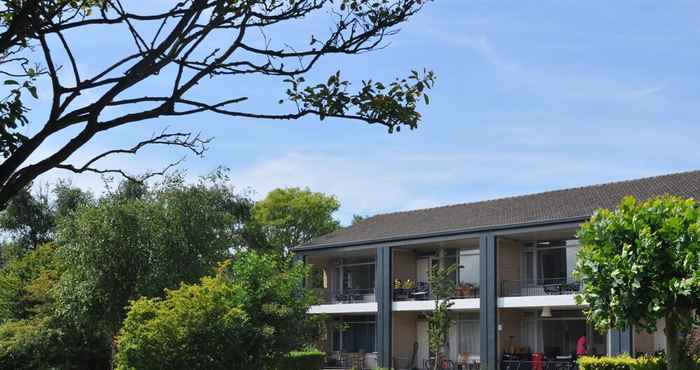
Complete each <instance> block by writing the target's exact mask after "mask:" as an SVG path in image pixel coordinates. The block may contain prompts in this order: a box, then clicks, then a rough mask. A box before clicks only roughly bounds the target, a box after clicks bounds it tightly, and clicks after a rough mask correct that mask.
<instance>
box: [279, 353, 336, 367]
mask: <svg viewBox="0 0 700 370" xmlns="http://www.w3.org/2000/svg"><path fill="white" fill-rule="evenodd" d="M325 356H326V354H325V353H323V352H320V351H292V352H289V355H287V357H286V358H285V359H284V360H283V361H282V364H280V366H279V368H278V369H277V370H319V369H321V367H322V366H323V360H324V358H325Z"/></svg>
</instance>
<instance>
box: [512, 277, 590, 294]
mask: <svg viewBox="0 0 700 370" xmlns="http://www.w3.org/2000/svg"><path fill="white" fill-rule="evenodd" d="M579 291H581V282H580V281H578V280H574V279H568V278H554V279H537V280H504V281H502V282H501V291H500V296H501V297H526V296H544V295H565V294H576V293H578V292H579Z"/></svg>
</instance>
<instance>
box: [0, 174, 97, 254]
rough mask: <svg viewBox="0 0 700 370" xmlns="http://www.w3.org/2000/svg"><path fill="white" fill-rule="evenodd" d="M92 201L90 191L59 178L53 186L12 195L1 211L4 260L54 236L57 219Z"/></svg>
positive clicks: (0, 229) (28, 188)
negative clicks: (4, 239)
mask: <svg viewBox="0 0 700 370" xmlns="http://www.w3.org/2000/svg"><path fill="white" fill-rule="evenodd" d="M93 201H94V199H93V196H92V194H91V193H90V192H87V191H84V190H81V189H79V188H77V187H74V186H72V185H71V183H70V182H68V181H65V180H59V181H58V182H57V183H56V184H55V185H53V186H51V187H49V186H46V187H41V188H38V189H37V190H36V191H35V192H32V191H31V188H30V187H27V188H25V189H22V191H21V192H20V193H19V194H18V195H17V196H16V197H14V198H13V199H12V200H11V201H10V203H9V204H8V206H7V208H6V209H5V210H3V211H2V213H0V231H2V232H4V233H5V234H6V235H7V237H8V241H7V242H5V243H3V246H2V247H3V250H2V254H3V258H4V259H5V260H7V259H10V258H12V257H16V256H20V255H22V254H23V253H26V252H27V251H30V250H32V249H34V248H36V247H37V246H39V245H41V244H43V243H46V242H49V241H52V240H53V239H54V237H55V231H56V230H55V229H56V222H57V219H59V218H61V217H65V216H66V215H68V214H69V213H70V212H72V211H73V210H75V209H76V208H78V207H80V206H82V205H86V204H90V203H92V202H93Z"/></svg>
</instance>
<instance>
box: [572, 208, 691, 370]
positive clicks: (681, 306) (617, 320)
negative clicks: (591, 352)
mask: <svg viewBox="0 0 700 370" xmlns="http://www.w3.org/2000/svg"><path fill="white" fill-rule="evenodd" d="M578 236H579V237H580V238H581V241H582V244H583V248H582V249H581V251H580V252H579V258H578V264H577V267H576V274H577V275H578V276H579V277H580V278H581V279H582V280H583V281H584V282H585V283H584V284H583V290H582V292H581V294H580V295H578V296H577V301H578V303H579V304H582V303H585V304H587V305H588V308H586V309H585V310H584V311H585V313H586V316H587V317H588V319H589V320H590V321H591V322H592V323H593V324H594V325H595V326H596V328H598V329H600V330H605V329H607V328H611V327H617V328H624V327H625V326H627V325H635V326H636V327H639V328H643V329H646V330H649V331H653V330H655V329H656V323H657V321H658V320H659V319H665V321H666V329H665V333H666V339H667V343H668V346H667V351H668V362H669V368H670V369H672V370H688V369H691V368H693V366H694V364H693V363H692V361H691V359H690V350H689V344H690V343H689V337H690V336H689V333H690V332H691V329H692V327H693V326H694V325H695V324H697V323H698V317H697V315H696V311H695V310H697V309H698V308H699V307H700V209H699V208H698V204H697V203H696V202H695V201H694V200H692V199H681V198H678V197H672V196H664V197H659V198H655V199H650V200H646V201H643V202H637V201H636V200H635V199H634V198H631V197H627V198H625V199H623V200H622V202H621V203H620V205H619V207H618V208H617V209H616V210H598V211H597V212H596V213H595V215H593V217H592V218H591V219H590V220H589V221H588V222H587V223H585V224H584V225H583V226H582V227H581V229H580V230H579V232H578Z"/></svg>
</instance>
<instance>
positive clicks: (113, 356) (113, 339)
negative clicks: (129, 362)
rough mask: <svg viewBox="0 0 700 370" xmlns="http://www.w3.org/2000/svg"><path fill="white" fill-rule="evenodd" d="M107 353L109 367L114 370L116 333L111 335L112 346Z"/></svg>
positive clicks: (115, 366)
mask: <svg viewBox="0 0 700 370" xmlns="http://www.w3.org/2000/svg"><path fill="white" fill-rule="evenodd" d="M111 347H112V348H111V351H110V354H109V368H110V370H114V369H116V368H117V363H116V361H117V334H116V333H115V334H114V335H112V346H111Z"/></svg>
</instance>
